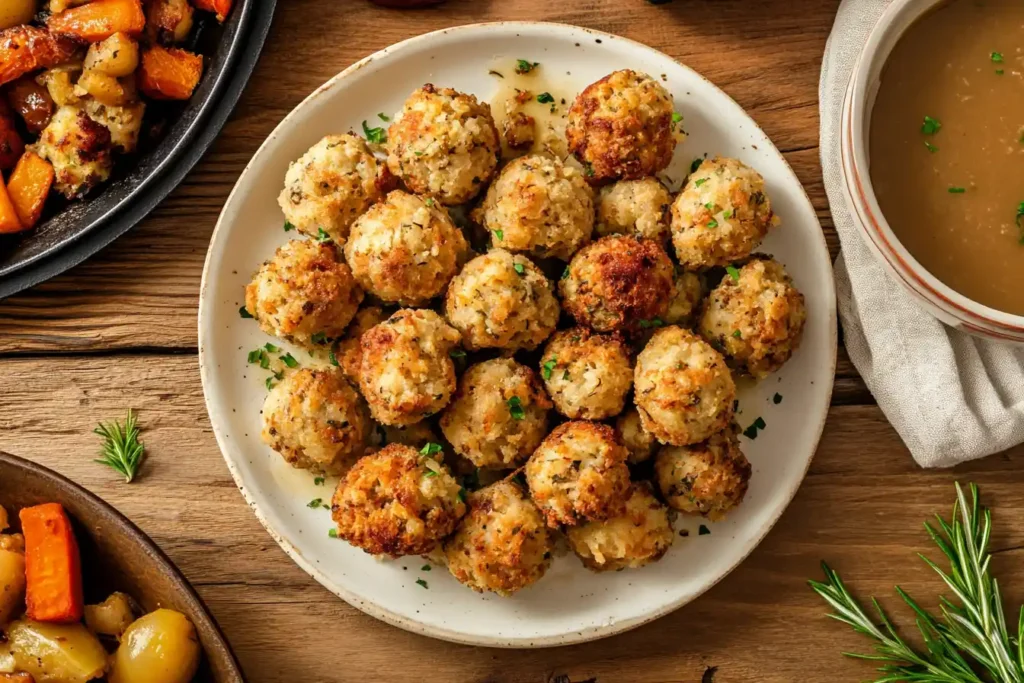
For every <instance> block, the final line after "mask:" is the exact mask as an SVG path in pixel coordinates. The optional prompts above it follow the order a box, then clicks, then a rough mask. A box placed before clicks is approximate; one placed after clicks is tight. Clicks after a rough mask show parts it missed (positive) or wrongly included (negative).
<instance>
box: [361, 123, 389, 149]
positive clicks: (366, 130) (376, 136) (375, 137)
mask: <svg viewBox="0 0 1024 683" xmlns="http://www.w3.org/2000/svg"><path fill="white" fill-rule="evenodd" d="M363 135H365V136H366V139H367V140H368V141H370V142H372V143H375V144H378V145H383V144H384V143H385V142H387V141H388V133H387V131H386V130H384V129H383V128H370V127H369V126H367V125H366V121H363Z"/></svg>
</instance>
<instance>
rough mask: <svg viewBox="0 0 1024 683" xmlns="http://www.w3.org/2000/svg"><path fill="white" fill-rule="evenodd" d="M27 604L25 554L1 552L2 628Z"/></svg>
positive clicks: (0, 613) (0, 591) (0, 603)
mask: <svg viewBox="0 0 1024 683" xmlns="http://www.w3.org/2000/svg"><path fill="white" fill-rule="evenodd" d="M24 604H25V554H24V553H19V552H16V551H14V550H0V626H2V625H4V624H6V623H7V622H8V621H10V620H11V618H12V617H13V616H15V615H16V614H21V608H22V606H23V605H24Z"/></svg>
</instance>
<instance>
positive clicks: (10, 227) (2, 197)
mask: <svg viewBox="0 0 1024 683" xmlns="http://www.w3.org/2000/svg"><path fill="white" fill-rule="evenodd" d="M24 229H25V227H24V226H23V225H22V224H21V219H20V218H18V212H17V211H16V210H15V208H14V203H13V202H11V197H10V195H9V194H8V193H7V188H5V187H4V181H3V178H0V235H6V234H9V233H12V232H21V231H22V230H24ZM4 552H5V551H3V550H0V624H3V623H4V619H3V616H4V605H3V599H4V592H5V591H6V590H7V589H6V586H5V584H4V574H3V569H4V567H3V562H4V558H3V553H4ZM7 616H8V617H9V616H10V615H7Z"/></svg>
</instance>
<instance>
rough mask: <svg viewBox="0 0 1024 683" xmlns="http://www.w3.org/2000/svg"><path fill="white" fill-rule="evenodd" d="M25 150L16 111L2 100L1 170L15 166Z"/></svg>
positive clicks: (0, 120)
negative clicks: (15, 120) (17, 125)
mask: <svg viewBox="0 0 1024 683" xmlns="http://www.w3.org/2000/svg"><path fill="white" fill-rule="evenodd" d="M24 151H25V141H24V140H22V139H21V134H20V133H18V129H17V127H16V126H15V123H14V112H12V111H11V108H10V107H8V106H7V103H6V102H5V101H3V100H0V170H4V171H9V170H11V169H12V168H14V165H15V164H16V163H18V159H20V158H21V154H22V152H24Z"/></svg>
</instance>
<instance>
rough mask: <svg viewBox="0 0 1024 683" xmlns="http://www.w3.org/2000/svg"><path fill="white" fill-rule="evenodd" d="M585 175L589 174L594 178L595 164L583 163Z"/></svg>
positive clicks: (589, 176)
mask: <svg viewBox="0 0 1024 683" xmlns="http://www.w3.org/2000/svg"><path fill="white" fill-rule="evenodd" d="M583 175H585V176H587V177H588V178H593V177H594V165H593V164H590V163H588V164H584V165H583Z"/></svg>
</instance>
